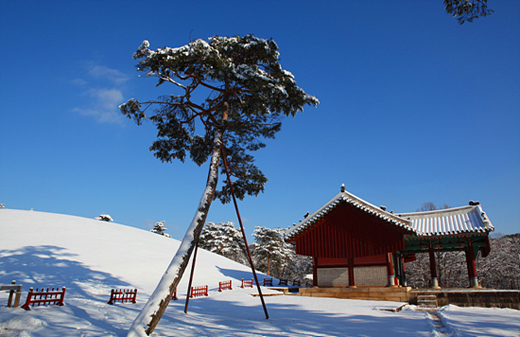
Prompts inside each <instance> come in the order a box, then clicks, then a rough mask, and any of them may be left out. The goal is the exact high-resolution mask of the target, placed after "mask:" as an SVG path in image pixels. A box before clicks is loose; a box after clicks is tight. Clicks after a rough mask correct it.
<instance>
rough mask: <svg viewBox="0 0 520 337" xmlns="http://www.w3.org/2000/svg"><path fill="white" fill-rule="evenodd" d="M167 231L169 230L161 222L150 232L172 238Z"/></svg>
mask: <svg viewBox="0 0 520 337" xmlns="http://www.w3.org/2000/svg"><path fill="white" fill-rule="evenodd" d="M166 230H168V228H166V227H164V221H159V222H156V223H155V226H153V228H152V229H150V232H152V233H155V234H159V235H162V236H166V237H167V238H171V236H170V234H167V233H165V231H166Z"/></svg>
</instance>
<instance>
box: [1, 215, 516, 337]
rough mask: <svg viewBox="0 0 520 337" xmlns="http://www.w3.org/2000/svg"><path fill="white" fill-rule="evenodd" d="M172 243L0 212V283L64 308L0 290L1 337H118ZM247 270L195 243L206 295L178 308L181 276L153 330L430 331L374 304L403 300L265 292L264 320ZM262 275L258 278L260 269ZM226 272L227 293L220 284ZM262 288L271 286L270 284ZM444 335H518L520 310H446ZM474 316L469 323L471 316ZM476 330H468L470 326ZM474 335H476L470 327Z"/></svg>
mask: <svg viewBox="0 0 520 337" xmlns="http://www.w3.org/2000/svg"><path fill="white" fill-rule="evenodd" d="M178 245H179V242H178V241H177V240H174V239H169V238H165V237H162V236H159V235H157V234H153V233H150V232H147V231H144V230H141V229H136V228H133V227H128V226H124V225H120V224H115V223H107V222H101V221H97V220H93V219H85V218H80V217H74V216H68V215H59V214H51V213H43V212H35V211H20V210H10V209H2V210H0V284H8V283H11V281H12V280H16V282H17V283H19V284H23V293H22V303H23V302H24V301H25V298H26V296H27V290H28V288H29V287H34V288H36V287H42V286H44V287H62V286H65V287H66V288H67V293H66V296H65V306H63V307H58V306H48V307H39V308H34V309H32V310H31V311H29V312H26V311H24V310H23V309H21V308H16V309H14V308H6V307H5V305H6V300H7V294H6V293H0V336H23V337H27V336H35V337H39V336H42V337H43V336H60V337H61V336H125V335H126V330H127V329H128V327H129V326H130V325H131V323H132V321H133V319H134V318H135V317H136V316H137V313H138V311H139V310H140V308H141V307H142V306H143V305H144V303H145V302H146V299H147V297H148V296H149V294H151V293H152V292H153V290H154V288H155V286H156V284H157V282H158V281H159V279H160V277H161V276H162V273H163V272H164V270H165V269H166V267H167V265H168V264H169V262H170V259H171V257H172V256H173V254H174V253H175V251H176V249H177V247H178ZM251 277H252V276H251V271H250V270H249V269H248V267H245V266H243V265H241V264H238V263H236V262H234V261H231V260H228V259H226V258H224V257H222V256H219V255H216V254H213V253H210V252H207V251H204V250H199V255H198V257H197V267H196V271H195V276H194V281H193V285H195V286H197V285H206V284H207V285H209V288H210V296H208V297H203V298H195V299H193V300H191V301H190V307H189V313H188V314H187V315H186V314H184V313H183V309H184V300H185V293H186V288H187V279H188V276H187V275H185V277H184V278H183V280H182V281H181V284H180V286H179V301H172V303H171V305H170V307H169V308H168V310H167V311H166V313H165V315H164V316H163V319H162V320H161V322H160V324H159V326H158V328H157V329H156V331H155V333H154V334H153V335H154V336H172V335H176V336H200V335H204V336H347V335H349V336H359V335H366V336H389V335H400V336H430V335H432V333H436V331H435V329H436V328H435V327H433V325H432V324H431V319H429V316H428V315H427V314H426V313H424V312H420V311H415V310H413V309H414V308H413V306H408V307H406V308H405V310H403V311H401V312H399V313H393V312H388V311H381V310H377V309H381V308H383V309H385V308H386V309H391V308H395V307H397V306H399V305H401V303H396V302H376V301H356V300H338V299H326V298H304V297H299V296H269V297H266V303H267V307H268V310H269V314H270V319H269V320H266V319H265V317H264V314H263V310H262V307H261V304H260V301H259V299H258V297H253V296H251V294H252V293H255V292H256V291H255V290H254V289H240V287H239V284H240V283H239V282H240V280H241V279H242V278H245V279H251ZM259 278H260V279H262V278H263V275H261V274H260V276H259ZM230 279H232V281H233V285H234V290H232V291H229V290H227V291H224V292H222V293H219V292H218V291H217V288H218V282H219V281H225V280H230ZM112 288H137V289H138V296H137V298H138V303H137V304H115V305H108V304H107V303H106V302H107V301H108V298H109V294H110V289H112ZM263 291H264V292H266V293H274V291H272V290H269V289H264V290H263ZM440 313H441V316H442V317H443V319H444V320H445V325H446V329H447V331H448V332H450V331H451V332H453V333H455V332H456V333H458V335H460V336H466V335H467V336H474V335H475V336H476V335H477V333H482V331H487V332H489V334H487V335H489V336H517V335H518V331H520V323H519V322H520V313H519V312H518V311H515V310H507V309H479V308H470V309H467V308H457V307H454V306H449V307H446V308H443V309H442V310H441V311H440ZM475 317H478V323H474V324H473V325H472V326H468V324H467V323H468V321H473V322H476V321H475ZM472 331H473V332H472ZM473 333H474V334H473Z"/></svg>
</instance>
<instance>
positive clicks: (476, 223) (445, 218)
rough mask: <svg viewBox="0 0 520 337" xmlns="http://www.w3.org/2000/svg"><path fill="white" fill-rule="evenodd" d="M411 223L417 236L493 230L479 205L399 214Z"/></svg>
mask: <svg viewBox="0 0 520 337" xmlns="http://www.w3.org/2000/svg"><path fill="white" fill-rule="evenodd" d="M397 216H400V217H402V218H404V219H406V220H409V221H411V222H412V228H413V229H414V231H415V232H416V233H417V235H418V236H438V235H450V234H451V235H453V234H461V233H470V232H471V233H475V232H476V233H486V232H492V231H494V230H495V228H494V227H493V224H492V223H491V221H490V220H489V218H488V217H487V215H486V213H485V212H484V211H483V210H482V208H481V207H480V205H470V206H463V207H457V208H447V209H442V210H435V211H427V212H413V213H399V214H397Z"/></svg>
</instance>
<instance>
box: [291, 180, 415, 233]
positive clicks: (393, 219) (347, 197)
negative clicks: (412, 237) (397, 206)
mask: <svg viewBox="0 0 520 337" xmlns="http://www.w3.org/2000/svg"><path fill="white" fill-rule="evenodd" d="M342 201H345V202H348V203H349V204H351V205H353V206H355V207H357V208H359V209H361V210H363V211H365V212H367V213H369V214H373V215H374V216H376V217H379V218H381V219H383V220H385V221H388V222H390V223H392V224H394V225H396V226H398V227H403V228H406V229H409V230H410V229H411V228H412V226H411V222H410V221H409V220H407V219H403V218H402V217H398V216H396V215H395V214H393V213H390V212H387V211H385V210H384V209H382V207H377V206H375V205H372V204H371V203H369V202H367V201H365V200H363V199H361V198H359V197H357V196H355V195H354V194H351V193H349V192H347V191H346V190H345V185H342V186H341V192H339V193H338V194H337V195H336V196H335V197H334V198H332V199H331V200H330V201H329V202H327V203H326V204H325V205H323V206H322V207H321V208H319V209H318V210H317V211H316V212H314V213H312V214H311V215H309V216H308V217H306V218H305V219H304V220H303V221H301V222H300V223H299V224H297V225H296V226H295V227H293V228H290V229H289V230H288V231H287V238H288V239H289V238H292V237H293V236H295V235H297V234H298V233H300V232H301V231H303V230H305V229H306V228H308V227H310V226H311V225H312V224H314V223H315V222H316V221H318V220H319V219H321V218H322V217H323V216H324V215H325V214H327V213H329V212H330V211H331V210H333V209H334V208H335V207H336V206H337V205H338V204H340V203H341V202H342Z"/></svg>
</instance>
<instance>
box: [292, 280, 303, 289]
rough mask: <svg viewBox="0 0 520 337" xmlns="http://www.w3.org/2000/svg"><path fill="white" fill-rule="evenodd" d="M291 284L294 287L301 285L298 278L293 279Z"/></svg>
mask: <svg viewBox="0 0 520 337" xmlns="http://www.w3.org/2000/svg"><path fill="white" fill-rule="evenodd" d="M292 285H293V286H295V287H301V285H302V282H301V281H300V280H293V281H292Z"/></svg>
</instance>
